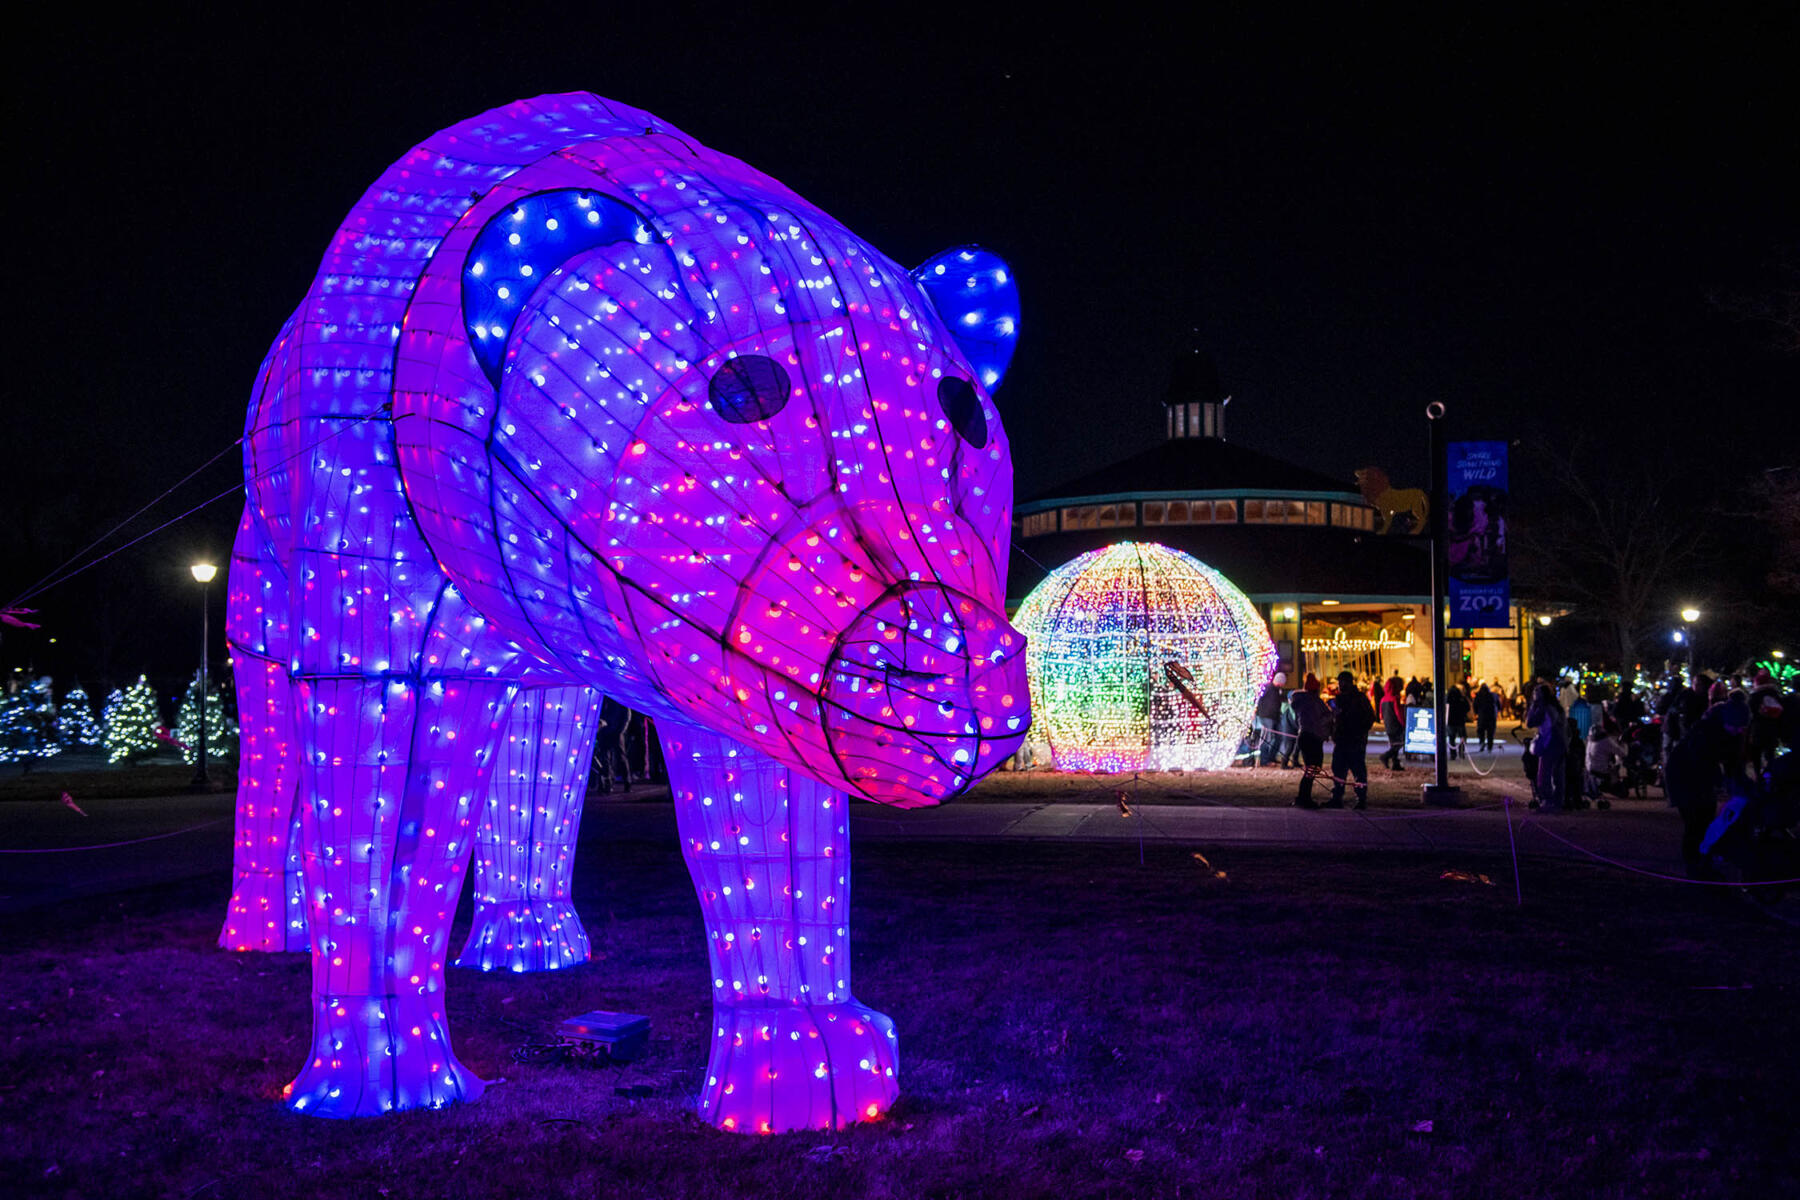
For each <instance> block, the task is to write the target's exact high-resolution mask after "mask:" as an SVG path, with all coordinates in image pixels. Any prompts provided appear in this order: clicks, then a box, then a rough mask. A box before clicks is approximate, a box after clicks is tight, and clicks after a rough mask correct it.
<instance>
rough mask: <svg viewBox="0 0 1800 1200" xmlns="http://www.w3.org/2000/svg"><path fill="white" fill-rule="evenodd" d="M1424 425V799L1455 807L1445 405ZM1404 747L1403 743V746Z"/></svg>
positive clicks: (1433, 408) (1430, 410) (1458, 792)
mask: <svg viewBox="0 0 1800 1200" xmlns="http://www.w3.org/2000/svg"><path fill="white" fill-rule="evenodd" d="M1425 424H1426V426H1427V428H1428V429H1429V430H1430V434H1431V504H1430V517H1429V525H1428V531H1429V533H1430V541H1431V618H1432V624H1431V705H1432V709H1433V710H1434V711H1433V714H1432V721H1431V724H1432V728H1433V730H1434V731H1435V733H1436V737H1437V746H1436V751H1437V753H1436V756H1435V758H1436V761H1435V762H1434V763H1433V764H1432V765H1433V767H1434V775H1433V782H1431V783H1428V784H1426V785H1425V786H1424V787H1423V789H1421V791H1422V798H1423V799H1424V801H1425V803H1427V804H1437V805H1441V806H1443V807H1445V808H1455V807H1456V806H1457V805H1459V804H1461V803H1462V789H1461V788H1458V787H1451V786H1450V763H1449V761H1448V760H1449V758H1450V730H1449V728H1448V727H1447V726H1446V725H1445V723H1444V714H1445V712H1446V711H1447V707H1446V705H1445V703H1444V641H1445V638H1446V637H1447V636H1448V635H1449V632H1450V628H1449V627H1450V618H1449V611H1448V602H1447V601H1446V600H1445V591H1446V590H1447V587H1448V583H1449V579H1450V562H1449V559H1448V557H1447V552H1448V550H1449V540H1448V532H1449V524H1448V522H1447V520H1446V517H1447V516H1448V514H1447V513H1446V512H1445V511H1444V508H1445V504H1444V496H1445V491H1446V487H1445V483H1446V480H1445V478H1444V476H1445V467H1444V406H1443V404H1441V403H1440V402H1438V401H1436V400H1433V401H1432V402H1431V403H1430V404H1427V405H1426V406H1425ZM1402 744H1404V743H1402Z"/></svg>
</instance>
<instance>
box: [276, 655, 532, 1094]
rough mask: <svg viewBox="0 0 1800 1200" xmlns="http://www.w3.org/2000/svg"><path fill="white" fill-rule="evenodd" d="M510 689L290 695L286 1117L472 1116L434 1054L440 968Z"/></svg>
mask: <svg viewBox="0 0 1800 1200" xmlns="http://www.w3.org/2000/svg"><path fill="white" fill-rule="evenodd" d="M513 692H514V687H513V685H512V684H510V683H506V682H503V681H498V680H481V679H477V680H465V679H451V680H428V681H425V682H423V683H421V682H418V681H415V680H405V679H361V678H327V679H305V678H303V679H301V680H300V681H299V683H298V685H297V687H296V690H295V701H296V705H295V709H296V711H295V727H296V730H297V733H298V735H299V742H300V751H301V757H302V769H301V777H300V787H301V800H302V803H303V805H304V808H303V810H302V825H301V833H302V837H301V840H302V844H303V847H304V850H303V860H304V861H303V869H304V876H305V886H306V899H307V904H308V905H309V913H308V920H307V927H308V931H309V933H310V934H311V937H312V953H313V964H312V966H313V970H312V977H313V989H312V990H313V995H312V1001H313V1035H312V1049H311V1051H310V1053H309V1054H308V1056H307V1061H306V1065H305V1066H304V1067H302V1068H301V1070H300V1074H299V1076H298V1077H297V1078H296V1079H295V1080H294V1082H293V1083H291V1084H289V1085H288V1090H287V1098H288V1104H289V1105H290V1106H291V1107H293V1108H294V1109H295V1110H296V1111H298V1112H302V1113H305V1114H308V1115H314V1116H327V1117H361V1116H374V1115H377V1114H380V1113H385V1112H393V1111H396V1110H399V1109H407V1108H439V1107H442V1106H443V1105H445V1104H448V1103H450V1102H452V1101H456V1100H473V1099H475V1098H476V1097H477V1096H479V1095H480V1094H481V1090H482V1088H483V1086H484V1085H483V1083H482V1081H481V1079H480V1078H478V1077H477V1076H476V1075H475V1073H474V1072H473V1071H471V1070H469V1069H468V1068H467V1067H465V1066H463V1064H462V1063H461V1062H459V1061H458V1060H457V1058H456V1055H455V1053H454V1052H453V1051H452V1050H451V1048H450V1030H449V1026H448V1023H447V1021H446V1019H445V1014H444V959H445V951H446V946H447V943H448V941H449V938H450V922H451V918H452V917H453V916H454V915H455V913H456V904H457V900H458V898H459V897H460V896H461V894H462V884H463V870H464V868H465V867H467V865H468V862H469V847H470V843H471V842H472V841H473V840H474V824H475V812H476V806H477V804H478V803H479V802H480V800H481V797H482V796H483V794H484V793H485V791H486V788H487V775H488V770H489V767H490V765H491V763H492V761H493V749H494V745H495V743H496V741H497V740H498V738H499V735H500V731H501V729H502V728H503V727H504V726H505V722H506V719H507V715H508V709H509V708H510V706H511V703H512V699H513Z"/></svg>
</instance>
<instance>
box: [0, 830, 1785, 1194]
mask: <svg viewBox="0 0 1800 1200" xmlns="http://www.w3.org/2000/svg"><path fill="white" fill-rule="evenodd" d="M582 853H583V859H584V862H583V868H584V869H583V870H581V871H580V872H579V873H578V903H579V905H580V908H581V911H582V913H583V915H584V917H585V918H586V920H587V923H588V926H589V930H590V933H591V934H592V937H593V942H594V947H595V951H596V955H597V961H595V962H593V963H591V964H588V965H586V966H583V967H580V968H577V969H575V970H571V971H568V972H563V973H559V974H553V975H540V976H511V975H509V976H503V977H496V978H484V977H481V976H478V975H475V974H472V973H469V972H462V971H457V972H455V973H454V975H453V977H452V980H451V991H450V995H449V1002H450V1009H451V1018H452V1023H453V1026H454V1030H455V1035H456V1039H457V1048H458V1051H459V1053H460V1054H461V1056H462V1057H463V1059H464V1060H465V1061H466V1062H468V1063H469V1064H470V1065H471V1066H473V1067H474V1068H475V1069H476V1070H478V1071H479V1072H480V1073H481V1074H482V1075H483V1076H484V1077H487V1078H489V1079H494V1078H498V1077H504V1080H505V1082H503V1083H500V1084H498V1085H497V1086H495V1087H493V1088H491V1089H490V1090H489V1091H488V1093H487V1094H486V1095H485V1096H484V1097H483V1098H482V1099H481V1101H480V1102H479V1103H478V1104H474V1105H470V1106H463V1107H459V1108H455V1109H451V1110H446V1111H443V1112H435V1113H433V1112H422V1113H407V1114H401V1115H398V1116H394V1117H388V1118H382V1119H379V1120H372V1121H366V1122H357V1123H338V1122H328V1121H317V1120H312V1119H308V1118H303V1117H297V1116H294V1115H292V1114H289V1113H287V1112H286V1111H284V1110H283V1109H281V1108H280V1107H279V1105H278V1104H277V1103H276V1096H277V1095H278V1093H279V1092H280V1089H281V1087H282V1085H283V1084H284V1083H285V1082H286V1081H287V1080H288V1079H289V1078H290V1077H291V1076H292V1074H293V1073H294V1071H295V1070H296V1068H297V1067H298V1065H299V1060H300V1057H301V1055H302V1054H303V1053H304V1051H305V1047H306V1044H307V1029H306V1021H307V1005H306V989H307V964H306V963H305V961H304V960H303V959H302V958H300V957H299V956H281V957H267V956H254V955H231V954H226V953H223V952H220V951H218V950H215V949H213V938H214V936H215V935H216V933H217V930H218V925H219V918H220V915H221V912H222V906H223V902H224V898H225V881H224V879H223V878H222V877H221V878H219V879H217V880H203V881H198V882H192V883H188V884H184V885H177V886H171V887H167V888H163V889H158V890H155V891H150V892H140V893H134V894H130V895H126V896H114V897H110V898H105V899H95V900H89V901H81V902H75V903H71V904H69V905H66V906H64V907H62V908H60V909H56V910H53V911H46V912H40V913H33V914H31V919H30V920H29V922H27V921H25V920H14V921H12V922H10V924H9V927H8V928H7V929H6V930H5V931H4V933H3V934H0V1005H4V1008H5V1025H4V1029H5V1033H4V1036H3V1038H0V1042H3V1045H0V1081H3V1082H0V1180H3V1181H5V1182H4V1184H0V1191H4V1192H6V1193H8V1194H23V1195H48V1196H71V1197H74V1196H79V1197H130V1196H139V1195H145V1196H161V1195H167V1196H176V1197H282V1196H309V1197H310V1196H321V1197H330V1196H345V1197H372V1196H383V1195H392V1196H406V1195H420V1196H433V1197H459V1196H489V1195H505V1196H516V1195H567V1196H579V1197H583V1198H584V1200H592V1198H594V1197H608V1198H611V1197H637V1196H645V1197H651V1196H655V1197H680V1196H707V1197H712V1196H717V1197H736V1196H749V1195H776V1196H795V1197H822V1198H823V1197H896V1198H899V1197H904V1198H906V1200H931V1198H943V1200H950V1198H953V1197H975V1196H1000V1197H1046V1198H1049V1197H1057V1198H1063V1197H1085V1196H1117V1197H1135V1196H1191V1197H1207V1198H1212V1197H1220V1196H1284V1197H1308V1196H1316V1197H1327V1196H1330V1197H1354V1196H1369V1197H1408V1196H1459V1197H1464V1196H1472V1197H1483V1196H1492V1197H1505V1198H1506V1200H1514V1198H1516V1197H1521V1196H1582V1197H1587V1196H1595V1197H1606V1196H1776V1195H1794V1194H1796V1188H1797V1187H1800V1172H1797V1166H1796V1164H1797V1161H1800V1151H1797V1149H1796V1147H1795V1145H1794V1141H1793V1136H1794V1132H1793V1131H1794V1099H1795V1088H1796V1083H1797V1081H1800V1052H1797V1050H1796V1042H1795V1028H1796V1025H1795V1015H1796V1002H1797V1001H1800V955H1796V954H1795V953H1794V952H1793V946H1792V941H1791V939H1792V930H1791V929H1789V928H1787V927H1785V926H1782V925H1778V924H1775V923H1772V922H1767V921H1765V920H1762V919H1759V918H1758V917H1757V916H1756V915H1755V913H1754V912H1753V911H1752V910H1751V909H1750V908H1749V907H1748V906H1747V905H1745V904H1743V903H1742V902H1741V901H1739V900H1737V899H1736V898H1735V897H1733V896H1731V895H1730V894H1729V893H1721V892H1707V891H1702V890H1701V889H1689V888H1681V887H1674V886H1670V885H1665V884H1656V883H1651V882H1648V881H1639V880H1637V879H1635V878H1632V877H1628V876H1619V875H1614V874H1606V873H1601V872H1599V871H1597V870H1593V869H1589V868H1585V867H1579V866H1570V865H1562V864H1552V863H1542V862H1527V863H1526V864H1525V870H1526V871H1527V872H1528V875H1527V878H1526V881H1525V894H1526V897H1527V907H1526V908H1524V909H1523V910H1519V909H1516V908H1515V907H1514V903H1513V893H1512V888H1511V886H1510V880H1509V879H1508V878H1507V876H1506V872H1507V870H1508V868H1507V866H1506V865H1505V864H1504V863H1503V862H1501V861H1481V860H1468V859H1455V860H1452V859H1449V858H1445V857H1433V856H1431V855H1428V854H1408V855H1387V854H1377V853H1370V852H1364V853H1360V854H1354V855H1345V856H1336V857H1334V856H1330V855H1322V854H1317V853H1308V854H1302V853H1298V852H1291V851H1271V850H1253V849H1236V850H1229V851H1222V852H1219V853H1214V854H1211V856H1210V857H1211V860H1212V866H1213V867H1215V868H1220V869H1222V870H1223V871H1224V872H1225V877H1224V878H1220V877H1219V876H1218V875H1216V874H1215V873H1214V871H1213V870H1210V869H1208V868H1207V867H1205V866H1203V865H1202V864H1201V863H1200V862H1199V861H1196V859H1195V858H1194V857H1193V856H1192V855H1191V854H1190V853H1189V852H1187V851H1185V850H1182V849H1178V848H1175V847H1171V846H1168V845H1160V846H1154V847H1152V848H1151V850H1150V854H1149V858H1148V861H1147V862H1146V863H1145V865H1143V866H1140V865H1139V864H1138V861H1137V851H1136V848H1135V847H1111V846H1095V845H1081V846H1069V845H1043V844H1020V843H1004V842H994V843H985V844H979V845H957V844H942V843H928V844H908V843H897V842H885V843H868V844H865V845H863V846H861V847H859V848H858V851H857V856H858V857H857V863H856V871H857V877H856V881H855V882H856V886H855V892H856V903H855V907H854V918H853V924H854V926H855V933H854V938H855V950H854V953H855V970H856V980H855V983H856V991H857V993H858V994H859V995H860V996H861V997H863V998H864V999H865V1000H866V1001H868V1002H870V1003H872V1004H874V1005H876V1006H877V1007H879V1008H881V1009H883V1010H884V1011H886V1012H888V1013H890V1014H891V1015H893V1016H894V1018H895V1019H896V1021H897V1022H898V1025H899V1030H900V1055H901V1084H902V1089H903V1095H902V1099H901V1102H900V1104H899V1105H898V1107H897V1108H896V1109H895V1110H894V1112H893V1113H892V1115H891V1117H890V1118H889V1119H885V1120H883V1121H880V1122H878V1123H874V1124H869V1125H865V1126H860V1127H857V1128H855V1129H853V1130H850V1131H848V1132H846V1133H840V1134H816V1135H788V1136H783V1137H777V1138H770V1139H757V1138H747V1137H741V1136H736V1135H728V1134H723V1133H719V1132H717V1131H715V1130H713V1129H711V1128H710V1127H707V1126H703V1125H702V1124H700V1123H699V1122H698V1121H697V1120H696V1119H695V1118H693V1117H692V1116H691V1115H689V1113H688V1111H687V1107H686V1102H685V1098H686V1095H687V1094H688V1092H689V1091H690V1090H691V1089H692V1088H693V1087H694V1085H695V1083H696V1082H697V1075H698V1072H699V1071H700V1069H701V1068H702V1067H703V1066H704V1056H705V1045H704V1040H703V1036H702V1035H703V1033H704V1031H705V1025H706V1020H707V1016H706V1014H707V1006H708V999H707V996H708V991H707V979H706V960H705V951H704V946H703V936H702V931H701V925H700V920H699V911H698V906H697V904H696V902H695V901H694V899H693V895H692V892H691V890H690V885H689V883H688V880H687V876H686V872H685V870H684V869H683V867H682V865H681V862H680V858H679V855H678V853H677V851H676V848H675V847H674V846H672V845H651V844H642V843H619V844H614V845H610V846H588V847H584V849H583V851H582ZM1451 869H1456V870H1461V871H1464V872H1483V873H1486V874H1488V875H1489V876H1491V877H1492V878H1493V880H1494V883H1495V884H1496V885H1497V886H1489V885H1486V884H1483V883H1481V882H1480V881H1479V880H1475V881H1465V880H1459V879H1445V878H1442V876H1443V874H1444V872H1445V871H1447V870H1451ZM465 908H466V904H465ZM466 920H467V914H466V911H465V913H464V916H463V922H466ZM460 941H461V929H460V928H459V930H458V932H457V934H456V937H455V941H454V942H453V945H460ZM591 1008H616V1009H625V1010H628V1011H634V1012H642V1013H646V1014H649V1015H650V1016H651V1017H652V1019H653V1022H654V1027H653V1041H652V1043H651V1046H650V1050H649V1053H648V1054H647V1056H646V1057H645V1058H644V1059H643V1060H642V1061H641V1062H640V1063H638V1064H634V1065H633V1066H630V1067H626V1068H622V1069H620V1068H612V1069H607V1068H596V1067H583V1066H567V1065H560V1064H550V1065H538V1066H526V1065H521V1064H518V1063H516V1062H514V1061H512V1059H511V1054H510V1051H511V1049H512V1048H513V1047H514V1046H516V1045H518V1044H520V1043H523V1042H526V1041H530V1040H534V1039H541V1038H542V1037H543V1035H545V1034H546V1033H547V1032H548V1030H549V1028H550V1027H551V1025H552V1024H553V1023H554V1022H555V1021H556V1020H559V1019H560V1018H562V1017H565V1016H569V1015H572V1014H574V1013H578V1012H581V1011H584V1010H587V1009H591ZM630 1084H644V1085H648V1087H649V1088H650V1089H651V1092H650V1094H649V1095H648V1096H647V1097H644V1098H630V1097H626V1096H620V1095H617V1094H615V1088H616V1087H619V1086H621V1085H630Z"/></svg>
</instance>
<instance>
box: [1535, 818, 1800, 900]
mask: <svg viewBox="0 0 1800 1200" xmlns="http://www.w3.org/2000/svg"><path fill="white" fill-rule="evenodd" d="M1519 828H1520V830H1525V829H1536V830H1538V831H1539V832H1541V833H1545V834H1548V835H1549V836H1551V837H1553V838H1555V839H1556V840H1557V841H1559V842H1561V843H1562V844H1563V845H1565V846H1567V847H1568V848H1569V849H1571V850H1578V851H1580V852H1581V853H1583V854H1585V855H1587V856H1588V857H1589V858H1591V859H1593V860H1594V861H1595V862H1603V863H1605V864H1606V865H1607V866H1609V867H1617V868H1618V869H1619V870H1621V871H1630V872H1631V873H1632V874H1633V875H1647V876H1649V877H1650V878H1651V879H1661V880H1665V881H1666V882H1669V883H1691V884H1696V885H1698V886H1700V887H1727V888H1752V887H1793V886H1794V885H1795V884H1800V878H1795V879H1759V880H1756V881H1755V882H1751V883H1732V882H1731V881H1729V880H1725V879H1689V878H1688V877H1687V876H1685V875H1664V874H1662V873H1661V872H1659V871H1646V870H1645V869H1644V868H1642V867H1634V866H1632V865H1631V864H1630V863H1622V862H1620V861H1619V860H1617V859H1615V858H1608V857H1606V855H1604V854H1596V853H1594V852H1593V851H1592V850H1589V849H1588V848H1587V847H1586V846H1581V845H1577V844H1576V843H1574V842H1572V841H1570V840H1569V839H1568V838H1566V837H1564V836H1563V835H1562V834H1560V833H1557V832H1556V831H1555V830H1553V829H1550V828H1549V827H1548V826H1545V825H1541V824H1539V823H1538V822H1536V821H1533V820H1530V819H1529V818H1528V819H1526V820H1525V821H1524V822H1522V823H1521V824H1520V825H1519Z"/></svg>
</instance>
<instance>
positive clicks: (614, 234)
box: [462, 188, 655, 387]
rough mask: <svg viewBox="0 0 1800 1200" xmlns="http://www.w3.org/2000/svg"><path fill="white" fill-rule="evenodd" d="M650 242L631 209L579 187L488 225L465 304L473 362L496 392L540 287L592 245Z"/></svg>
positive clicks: (469, 271)
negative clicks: (512, 341)
mask: <svg viewBox="0 0 1800 1200" xmlns="http://www.w3.org/2000/svg"><path fill="white" fill-rule="evenodd" d="M653 240H655V239H654V235H653V234H652V232H651V229H650V224H649V222H648V221H646V220H645V219H644V218H643V216H642V215H641V214H639V213H638V211H637V210H636V209H634V208H632V207H631V206H630V205H628V204H625V203H624V202H623V201H620V200H616V199H614V198H613V197H611V196H608V195H605V194H604V193H601V192H596V191H589V190H587V189H584V188H583V189H577V188H564V189H561V190H558V191H551V192H538V193H536V194H535V195H531V196H526V197H524V198H523V199H521V200H518V201H516V202H515V203H513V204H512V205H510V206H509V207H507V208H505V209H502V210H501V211H500V212H498V213H496V214H495V215H494V216H493V217H492V218H491V219H489V221H488V223H487V224H486V225H484V226H482V229H481V232H480V233H479V234H477V235H476V237H475V242H474V244H473V245H472V246H470V248H469V256H468V258H467V259H466V260H465V261H464V263H463V287H462V302H463V324H464V327H465V328H466V329H467V330H468V333H469V344H470V346H472V347H473V348H474V351H475V360H476V361H477V362H479V363H480V364H481V369H482V371H483V372H485V373H486V375H487V377H488V379H489V380H490V381H492V382H493V384H494V386H495V387H499V386H500V373H501V366H502V364H503V363H504V362H505V359H506V345H507V341H508V339H509V338H510V337H511V335H512V327H513V322H514V321H515V320H517V319H518V316H519V312H520V310H521V309H523V308H524V307H525V301H526V298H527V297H529V296H530V295H531V293H532V291H533V290H534V289H535V288H536V287H537V286H538V284H540V283H542V282H543V281H544V280H545V279H546V278H547V277H549V275H550V274H551V273H552V272H554V271H555V270H556V268H557V267H558V266H560V265H562V264H563V263H565V262H567V261H568V260H569V259H571V258H573V257H575V256H576V255H577V254H580V253H582V252H584V251H587V250H592V249H593V248H594V247H596V246H605V245H609V244H611V243H614V242H636V243H638V244H639V245H648V244H650V243H651V242H652V241H653Z"/></svg>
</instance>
